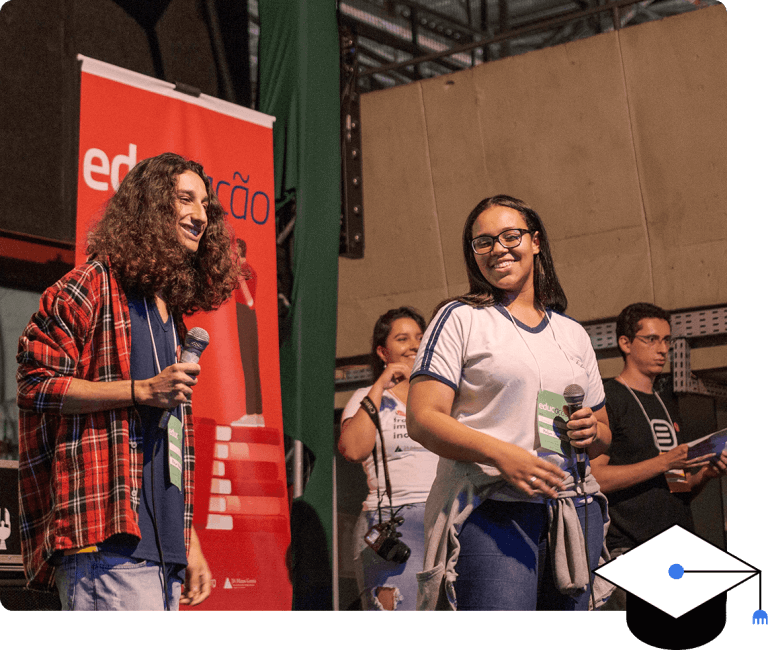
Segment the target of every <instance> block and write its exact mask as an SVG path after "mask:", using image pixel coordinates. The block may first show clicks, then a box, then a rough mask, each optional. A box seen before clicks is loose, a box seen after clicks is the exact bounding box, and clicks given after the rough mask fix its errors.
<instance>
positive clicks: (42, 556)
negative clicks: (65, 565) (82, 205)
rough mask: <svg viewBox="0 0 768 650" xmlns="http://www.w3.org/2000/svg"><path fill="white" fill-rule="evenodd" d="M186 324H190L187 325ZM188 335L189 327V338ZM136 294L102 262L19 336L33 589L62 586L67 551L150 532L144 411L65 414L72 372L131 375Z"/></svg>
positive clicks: (77, 275) (59, 290)
mask: <svg viewBox="0 0 768 650" xmlns="http://www.w3.org/2000/svg"><path fill="white" fill-rule="evenodd" d="M182 327H183V326H182ZM183 334H184V332H183V331H182V332H180V333H179V336H180V340H183ZM130 351H131V320H130V315H129V312H128V301H127V300H126V297H125V293H124V292H123V290H122V288H121V287H120V286H119V284H118V282H116V281H115V280H114V278H112V276H111V275H110V272H109V266H108V264H107V263H104V262H99V261H92V262H89V263H87V264H85V265H83V266H80V267H78V268H76V269H74V270H73V271H71V272H70V273H68V274H67V275H65V276H64V277H63V278H62V279H61V280H59V281H58V282H57V283H56V284H55V285H53V286H52V287H49V288H48V289H47V290H46V291H45V293H44V294H43V296H42V298H41V299H40V309H39V311H38V312H37V313H36V314H35V315H34V316H33V317H32V319H31V320H30V322H29V324H28V325H27V327H26V329H25V330H24V333H23V334H22V335H21V338H20V339H19V351H18V355H17V357H16V359H17V361H18V364H19V367H18V371H17V374H16V379H17V383H18V392H17V401H18V405H19V502H20V503H19V505H20V519H21V540H22V554H23V558H24V569H25V571H26V575H27V579H28V581H29V585H30V586H37V587H43V588H53V584H54V582H53V577H54V570H53V567H52V566H51V565H50V564H49V563H48V562H47V560H48V559H49V558H50V557H51V556H52V555H53V553H54V552H55V551H57V550H64V549H69V548H80V547H82V546H90V545H92V544H98V543H100V542H103V541H104V540H105V539H107V538H108V537H110V536H111V535H114V534H117V533H128V534H131V535H136V536H140V533H139V525H138V515H137V513H138V508H139V495H140V493H141V482H142V467H143V449H142V435H141V430H140V427H139V424H138V417H137V416H136V413H135V411H134V409H132V408H126V409H115V410H109V411H100V412H97V413H89V414H83V415H62V414H61V407H62V403H63V398H64V395H65V394H66V392H67V390H68V388H69V385H70V383H71V380H72V378H78V379H85V380H89V381H117V380H121V379H129V378H130V376H131V375H130V361H131V354H130ZM194 462H195V460H194V433H193V430H192V411H191V408H190V406H189V405H186V406H185V413H184V501H185V508H184V527H185V537H186V542H187V548H189V538H190V528H191V525H192V504H193V502H194Z"/></svg>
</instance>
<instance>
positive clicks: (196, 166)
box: [86, 153, 239, 315]
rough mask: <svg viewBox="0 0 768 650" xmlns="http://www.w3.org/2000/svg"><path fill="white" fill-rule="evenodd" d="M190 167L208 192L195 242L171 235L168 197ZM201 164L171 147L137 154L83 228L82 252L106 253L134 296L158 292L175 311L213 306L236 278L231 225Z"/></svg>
mask: <svg viewBox="0 0 768 650" xmlns="http://www.w3.org/2000/svg"><path fill="white" fill-rule="evenodd" d="M186 171H192V172H194V173H196V174H197V175H198V176H199V177H200V178H201V179H202V180H203V183H205V191H206V193H207V194H208V202H209V203H208V209H207V211H206V214H207V218H208V225H207V226H206V229H205V232H204V233H203V237H202V239H201V240H200V245H199V247H198V250H197V252H196V253H194V254H190V253H189V252H188V251H187V249H186V248H185V247H184V245H183V244H182V243H181V242H180V241H179V238H178V234H177V230H176V219H177V215H176V208H175V205H174V199H175V191H176V179H177V178H178V177H179V175H180V174H183V173H184V172H186ZM225 217H226V213H225V211H224V208H223V207H222V206H221V203H220V202H219V200H218V198H217V197H216V194H215V193H214V192H213V190H212V188H211V183H210V181H209V179H208V177H207V176H206V175H205V172H204V171H203V167H202V165H200V163H197V162H195V161H193V160H187V159H186V158H183V157H182V156H179V155H178V154H175V153H164V154H160V155H159V156H155V157H154V158H147V159H145V160H142V161H141V162H139V163H138V164H137V165H136V166H135V167H134V168H133V169H132V170H131V171H130V172H128V174H127V175H126V177H125V179H123V182H122V183H121V184H120V187H119V188H118V190H117V192H116V193H115V195H114V196H113V197H112V198H111V199H110V200H109V202H108V203H107V207H106V209H105V211H104V216H103V217H102V218H101V220H100V221H99V222H98V223H97V224H96V225H95V226H94V228H93V229H92V230H91V232H90V233H89V234H88V247H87V249H86V252H87V254H88V257H89V258H91V259H93V258H98V259H109V263H110V267H111V269H112V272H113V273H114V275H115V277H116V278H117V279H118V280H119V281H120V284H121V285H122V287H123V289H124V290H125V291H127V292H133V293H136V294H138V295H141V296H145V297H151V296H154V295H155V294H156V293H161V294H162V296H163V298H164V299H165V301H166V303H167V304H168V307H169V309H170V310H171V312H172V313H174V314H176V315H180V314H192V313H194V312H196V311H200V310H203V311H211V310H214V309H217V308H218V307H219V306H220V305H221V304H222V303H223V302H225V301H226V300H227V299H228V298H229V297H230V296H231V294H232V291H233V290H234V288H235V287H236V286H237V274H238V270H239V261H238V259H237V256H236V249H235V248H234V233H233V231H232V228H231V227H230V225H229V224H228V223H227V222H226V219H225Z"/></svg>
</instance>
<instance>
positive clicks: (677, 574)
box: [669, 564, 685, 580]
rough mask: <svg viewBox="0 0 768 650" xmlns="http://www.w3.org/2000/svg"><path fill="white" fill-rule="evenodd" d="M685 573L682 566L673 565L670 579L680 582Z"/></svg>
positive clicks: (670, 570)
mask: <svg viewBox="0 0 768 650" xmlns="http://www.w3.org/2000/svg"><path fill="white" fill-rule="evenodd" d="M684 573H685V569H683V565H682V564H673V565H672V566H671V567H669V577H670V578H673V579H675V580H680V578H682V577H683V574H684Z"/></svg>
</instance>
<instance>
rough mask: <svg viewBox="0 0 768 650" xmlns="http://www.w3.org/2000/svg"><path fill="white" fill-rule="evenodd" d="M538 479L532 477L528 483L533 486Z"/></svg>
mask: <svg viewBox="0 0 768 650" xmlns="http://www.w3.org/2000/svg"><path fill="white" fill-rule="evenodd" d="M537 478H538V477H536V476H531V478H529V479H528V482H529V483H530V484H531V485H533V484H534V483H535V482H536V480H537Z"/></svg>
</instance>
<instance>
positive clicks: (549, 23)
mask: <svg viewBox="0 0 768 650" xmlns="http://www.w3.org/2000/svg"><path fill="white" fill-rule="evenodd" d="M637 2H638V0H612V1H611V2H607V3H606V4H604V5H600V6H597V7H591V8H589V9H581V10H578V11H572V12H568V13H566V14H562V15H561V16H555V17H552V18H547V19H545V20H534V21H530V22H527V23H522V24H520V25H518V26H516V27H515V28H514V29H512V30H509V31H506V32H504V33H502V34H496V35H495V36H490V37H488V38H485V39H482V40H479V41H475V42H474V43H470V44H465V45H457V46H456V47H452V48H450V49H448V50H445V51H443V52H437V53H435V54H425V55H421V56H416V57H414V58H413V59H409V60H408V61H402V62H397V63H391V64H389V65H384V66H381V67H379V68H370V69H368V70H365V71H361V72H360V73H359V77H367V76H371V75H374V74H382V73H385V72H390V71H392V70H397V69H399V68H402V67H405V66H412V65H418V64H420V63H428V62H430V61H434V60H436V59H445V58H446V57H450V56H453V55H455V54H463V53H465V52H468V51H470V50H474V49H476V48H483V47H487V46H488V45H493V44H494V43H499V42H501V41H506V40H508V39H511V38H515V37H518V36H522V35H524V34H529V33H531V32H535V31H543V30H546V29H549V28H551V27H557V26H559V25H563V24H565V23H569V22H574V21H578V20H582V19H584V18H588V17H590V16H594V15H597V14H601V13H604V12H608V11H610V12H612V15H613V22H614V28H617V25H618V26H619V27H620V26H621V24H620V21H619V10H620V9H621V8H623V7H626V6H629V5H633V4H636V3H637ZM355 24H356V25H358V24H359V23H355ZM388 36H390V35H388ZM373 40H377V39H375V38H374V39H373ZM400 42H401V43H408V41H400ZM399 49H403V50H405V49H406V48H405V46H404V47H401V48H399ZM411 51H412V50H411ZM460 69H461V68H460Z"/></svg>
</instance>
